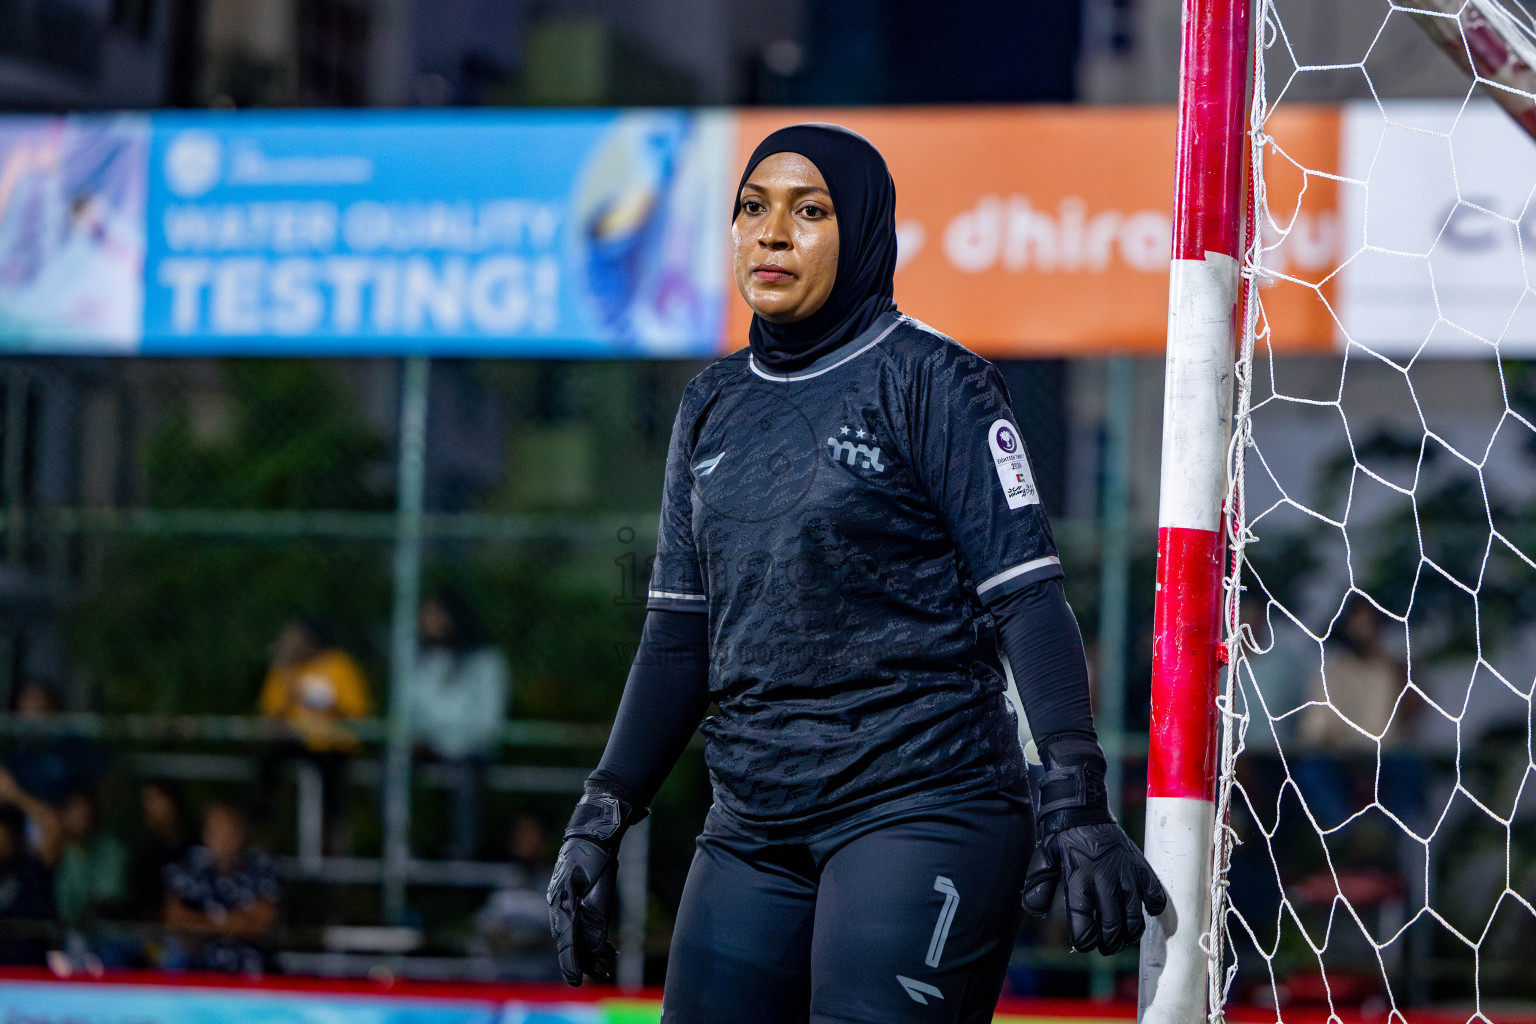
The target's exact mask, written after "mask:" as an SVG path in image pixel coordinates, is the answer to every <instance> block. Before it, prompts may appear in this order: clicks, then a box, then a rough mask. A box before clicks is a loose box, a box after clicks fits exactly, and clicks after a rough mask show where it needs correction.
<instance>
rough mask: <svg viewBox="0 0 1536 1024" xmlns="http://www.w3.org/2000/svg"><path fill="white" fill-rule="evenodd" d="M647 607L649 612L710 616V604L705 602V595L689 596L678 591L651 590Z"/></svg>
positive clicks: (646, 601)
mask: <svg viewBox="0 0 1536 1024" xmlns="http://www.w3.org/2000/svg"><path fill="white" fill-rule="evenodd" d="M645 607H646V609H647V610H649V611H663V612H696V613H698V614H700V615H707V614H709V602H708V601H707V600H705V598H704V595H703V594H688V593H684V592H681V591H676V590H655V589H652V590H650V591H649V592H648V593H647V594H646V600H645Z"/></svg>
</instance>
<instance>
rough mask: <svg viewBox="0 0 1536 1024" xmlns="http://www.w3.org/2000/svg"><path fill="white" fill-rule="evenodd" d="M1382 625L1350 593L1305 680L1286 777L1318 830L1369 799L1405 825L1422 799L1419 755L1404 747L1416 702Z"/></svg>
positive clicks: (1422, 774)
mask: <svg viewBox="0 0 1536 1024" xmlns="http://www.w3.org/2000/svg"><path fill="white" fill-rule="evenodd" d="M1385 622H1386V616H1384V615H1383V614H1382V613H1381V612H1380V611H1378V610H1377V609H1376V607H1375V606H1374V605H1372V604H1371V603H1370V602H1369V601H1366V600H1365V599H1363V598H1360V597H1355V596H1352V597H1350V599H1349V600H1348V601H1347V602H1346V605H1345V608H1344V611H1343V613H1342V614H1341V615H1340V617H1339V621H1338V625H1337V628H1336V629H1335V631H1334V634H1333V636H1332V637H1331V638H1330V640H1329V642H1328V645H1327V646H1326V648H1325V649H1324V672H1323V673H1322V674H1319V675H1317V676H1315V677H1314V678H1313V680H1312V683H1311V691H1310V693H1309V694H1308V697H1309V699H1310V700H1311V701H1314V702H1315V703H1312V704H1309V705H1308V706H1306V707H1305V708H1304V709H1303V711H1302V713H1301V715H1300V721H1299V722H1298V724H1297V727H1296V742H1295V745H1296V747H1297V750H1298V752H1299V753H1300V755H1301V756H1300V757H1299V758H1298V759H1297V760H1296V762H1295V765H1294V768H1293V774H1294V776H1295V779H1296V782H1297V785H1298V786H1299V787H1300V789H1301V793H1302V796H1303V797H1304V798H1305V799H1306V801H1307V806H1308V807H1309V808H1310V809H1311V811H1312V813H1313V815H1314V816H1315V817H1316V818H1317V821H1318V824H1319V825H1321V826H1322V827H1323V828H1334V827H1336V826H1337V825H1339V824H1340V823H1341V822H1343V821H1344V820H1345V819H1346V818H1348V817H1350V816H1351V815H1352V814H1354V813H1355V812H1356V811H1358V810H1360V809H1361V808H1363V807H1365V806H1367V805H1368V804H1370V803H1371V801H1372V800H1376V799H1379V800H1380V802H1381V804H1382V806H1383V807H1385V808H1386V809H1388V810H1389V811H1391V812H1392V813H1394V814H1396V815H1397V816H1398V817H1400V818H1402V819H1403V820H1404V821H1406V822H1408V823H1409V824H1410V825H1412V824H1415V823H1416V822H1417V820H1418V817H1419V814H1418V811H1419V809H1420V808H1422V807H1423V804H1424V785H1425V767H1424V760H1423V758H1422V757H1420V756H1419V755H1418V754H1417V753H1416V752H1415V751H1414V750H1413V749H1412V746H1411V738H1412V737H1411V727H1412V722H1413V720H1414V719H1415V718H1416V717H1417V715H1418V713H1419V712H1420V711H1422V710H1423V703H1422V701H1421V700H1420V698H1419V697H1418V696H1417V695H1416V694H1415V693H1414V692H1413V691H1411V690H1407V689H1406V687H1407V685H1408V667H1407V666H1406V665H1405V664H1404V663H1403V662H1402V661H1401V660H1400V659H1398V658H1396V657H1394V656H1393V655H1392V654H1391V653H1390V652H1389V651H1388V650H1387V648H1386V643H1385V637H1384V634H1383V630H1384V626H1385ZM1399 704H1401V706H1399ZM1389 725H1390V729H1389V728H1388V726H1389ZM1378 736H1379V737H1381V738H1380V740H1379V741H1378V740H1377V738H1376V737H1378ZM1378 742H1379V748H1380V758H1381V762H1380V763H1381V769H1380V776H1379V779H1378V776H1377V770H1376V765H1377V752H1378ZM1357 783H1358V784H1357Z"/></svg>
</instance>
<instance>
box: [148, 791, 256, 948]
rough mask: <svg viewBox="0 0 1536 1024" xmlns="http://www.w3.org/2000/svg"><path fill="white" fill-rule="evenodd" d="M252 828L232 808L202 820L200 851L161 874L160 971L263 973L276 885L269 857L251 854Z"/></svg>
mask: <svg viewBox="0 0 1536 1024" xmlns="http://www.w3.org/2000/svg"><path fill="white" fill-rule="evenodd" d="M249 842H250V822H249V821H248V820H247V819H246V816H245V813H244V812H243V811H241V810H240V809H239V808H238V807H235V806H234V805H233V804H225V803H215V804H211V805H210V806H209V807H208V811H207V814H206V815H205V817H204V819H203V845H201V846H194V847H192V848H191V849H190V850H188V851H187V853H186V856H185V857H183V858H182V859H181V860H180V861H179V862H177V863H175V864H172V865H170V866H169V867H167V868H166V869H165V925H166V928H167V929H168V930H169V931H170V932H171V936H170V941H169V942H168V943H167V946H166V952H165V956H164V959H163V965H164V966H165V967H167V968H170V969H172V970H202V971H222V972H226V973H230V974H261V973H263V972H264V971H265V970H266V966H267V956H266V952H265V949H264V946H265V940H266V939H267V937H268V936H269V935H270V934H271V932H272V928H273V925H275V924H276V923H277V910H278V901H279V899H280V898H281V895H282V886H281V883H280V882H279V879H278V875H277V868H276V866H275V865H274V864H273V863H272V859H271V858H270V857H268V856H267V855H266V854H265V853H263V852H262V851H260V850H256V849H252V848H251V847H250V845H249Z"/></svg>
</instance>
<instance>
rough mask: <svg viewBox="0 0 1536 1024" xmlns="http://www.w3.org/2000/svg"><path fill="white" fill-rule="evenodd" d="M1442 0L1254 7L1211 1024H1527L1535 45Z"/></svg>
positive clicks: (1533, 624)
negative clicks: (1424, 85) (1332, 30)
mask: <svg viewBox="0 0 1536 1024" xmlns="http://www.w3.org/2000/svg"><path fill="white" fill-rule="evenodd" d="M1427 3H1428V0H1425V3H1419V4H1416V5H1414V6H1407V5H1403V4H1388V3H1386V2H1382V3H1378V4H1376V5H1375V6H1374V7H1371V10H1372V11H1376V12H1378V13H1379V17H1378V18H1372V19H1367V20H1369V21H1370V22H1371V25H1370V30H1369V31H1368V32H1363V33H1361V35H1360V36H1359V38H1358V39H1355V40H1352V41H1340V40H1337V39H1335V40H1333V43H1334V44H1335V46H1337V45H1350V46H1354V47H1355V52H1353V53H1352V54H1350V56H1349V58H1348V59H1347V60H1346V61H1342V62H1341V61H1339V60H1337V59H1336V58H1334V57H1332V56H1329V57H1327V58H1326V59H1325V58H1322V57H1319V56H1318V55H1317V54H1314V53H1312V52H1308V50H1307V48H1306V47H1305V46H1303V45H1302V42H1301V41H1302V40H1303V39H1304V38H1305V39H1313V40H1315V39H1317V38H1318V37H1319V33H1318V32H1317V31H1316V26H1315V25H1307V26H1301V25H1299V24H1297V19H1298V18H1300V17H1301V15H1300V14H1298V13H1297V12H1298V11H1301V10H1302V8H1299V7H1297V6H1296V5H1295V4H1293V3H1291V2H1286V0H1258V3H1257V9H1256V15H1257V18H1256V23H1257V37H1258V38H1257V46H1256V54H1257V60H1256V72H1255V76H1254V96H1253V104H1252V125H1253V130H1252V135H1251V160H1252V166H1253V173H1252V189H1251V191H1252V210H1253V217H1254V222H1255V223H1254V225H1253V227H1252V230H1250V232H1249V235H1250V243H1249V249H1248V252H1247V256H1246V259H1245V262H1244V268H1243V273H1244V280H1245V296H1246V299H1245V302H1244V308H1243V310H1242V314H1241V315H1242V316H1243V318H1244V325H1245V329H1244V331H1243V333H1242V338H1243V351H1242V354H1241V356H1240V358H1239V362H1238V367H1237V418H1236V420H1235V428H1234V433H1233V444H1232V449H1231V454H1232V457H1231V460H1230V475H1231V481H1230V492H1229V499H1228V500H1229V509H1230V511H1231V513H1232V515H1231V523H1232V527H1231V532H1230V537H1229V541H1230V544H1231V551H1232V568H1231V572H1230V575H1229V577H1228V581H1227V603H1226V609H1225V614H1226V627H1225V631H1226V635H1227V638H1228V652H1229V663H1228V668H1227V674H1226V678H1225V680H1224V688H1223V698H1222V707H1221V711H1222V719H1223V729H1222V745H1221V754H1222V761H1221V766H1220V787H1219V792H1218V802H1217V817H1216V820H1217V837H1216V839H1217V841H1216V858H1217V859H1216V865H1215V867H1216V872H1215V874H1216V878H1217V883H1216V887H1215V892H1214V896H1215V898H1214V900H1213V920H1212V925H1213V931H1212V935H1213V940H1212V942H1211V945H1210V948H1209V950H1208V953H1209V955H1210V956H1211V958H1212V980H1211V984H1212V990H1211V997H1212V998H1211V1006H1212V1007H1213V1008H1214V1009H1213V1013H1212V1017H1213V1019H1217V1018H1220V1017H1221V1016H1222V1014H1223V1013H1224V1012H1230V1013H1231V1014H1232V1015H1233V1016H1234V1017H1238V1016H1241V1019H1245V1020H1248V1019H1267V1018H1268V1014H1269V1013H1271V1012H1273V1013H1274V1014H1275V1019H1279V1020H1285V1021H1290V1020H1297V1021H1301V1020H1319V1021H1322V1020H1330V1021H1331V1020H1334V1019H1342V1020H1346V1021H1348V1020H1355V1019H1367V1020H1369V1019H1377V1020H1384V1021H1396V1022H1409V1021H1412V1022H1420V1021H1519V1020H1526V1021H1529V1020H1536V1011H1533V1009H1532V1008H1533V1007H1536V967H1532V966H1531V953H1532V951H1533V950H1536V774H1533V773H1536V761H1533V759H1532V738H1531V722H1532V685H1533V676H1536V560H1533V557H1536V362H1532V360H1533V359H1536V288H1533V285H1536V141H1533V140H1532V138H1531V137H1530V136H1529V135H1527V134H1526V132H1525V131H1524V130H1522V128H1521V126H1520V124H1518V123H1517V117H1516V116H1511V114H1512V113H1513V114H1515V115H1517V116H1518V115H1520V114H1521V112H1522V111H1523V112H1524V113H1525V115H1526V119H1527V120H1530V121H1532V123H1536V120H1533V118H1536V113H1533V111H1536V104H1533V97H1532V95H1531V93H1530V92H1528V91H1524V87H1523V86H1524V85H1526V84H1528V81H1529V80H1528V79H1522V78H1521V77H1520V72H1521V64H1522V61H1521V54H1522V52H1532V51H1531V49H1530V47H1531V40H1532V38H1533V35H1532V33H1531V24H1532V23H1531V20H1530V19H1529V18H1528V17H1527V16H1526V14H1525V12H1524V11H1523V10H1522V9H1521V8H1520V7H1518V6H1517V5H1516V4H1515V3H1514V0H1505V2H1504V3H1502V4H1499V3H1495V2H1491V0H1471V2H1468V3H1467V5H1466V6H1465V7H1459V6H1457V5H1456V4H1454V3H1453V4H1449V5H1436V6H1434V7H1430V6H1427ZM1323 6H1328V5H1323ZM1341 6H1349V7H1355V6H1356V5H1355V4H1354V3H1353V2H1352V3H1351V4H1348V5H1341ZM1359 6H1361V7H1363V6H1365V5H1364V3H1361V4H1360V5H1359ZM1308 10H1310V11H1311V16H1312V17H1316V15H1317V5H1313V6H1312V8H1309V9H1308ZM1288 19H1291V20H1290V21H1288ZM1346 20H1348V21H1351V22H1354V21H1358V10H1357V11H1356V17H1354V18H1351V19H1346ZM1426 28H1428V29H1431V30H1433V31H1432V32H1430V33H1428V34H1427V33H1426V31H1425V30H1426ZM1436 33H1438V35H1439V37H1440V38H1441V39H1442V40H1450V41H1451V43H1452V45H1451V47H1450V49H1451V50H1452V55H1453V56H1457V55H1456V54H1455V52H1454V51H1455V47H1456V46H1457V45H1459V46H1461V47H1463V48H1464V50H1463V53H1462V54H1460V56H1461V57H1462V58H1463V59H1462V60H1461V61H1460V62H1461V63H1463V64H1464V66H1466V67H1468V68H1471V69H1473V71H1474V73H1475V75H1476V77H1475V78H1474V75H1473V74H1468V75H1467V76H1466V84H1467V90H1466V93H1465V94H1464V95H1462V96H1459V97H1456V98H1451V99H1446V98H1440V99H1423V98H1412V97H1413V94H1414V91H1415V86H1414V83H1415V81H1416V79H1417V76H1419V75H1420V74H1421V72H1422V70H1423V69H1422V67H1421V66H1420V65H1419V62H1420V61H1440V62H1444V60H1445V55H1444V54H1442V53H1440V52H1438V51H1437V50H1436V48H1435V46H1434V45H1432V44H1431V43H1429V41H1428V40H1429V39H1430V38H1431V35H1434V34H1436ZM1500 46H1502V49H1500ZM1496 56H1502V58H1503V59H1504V60H1505V63H1504V64H1503V65H1502V66H1498V62H1497V60H1494V57H1496ZM1320 83H1335V84H1337V85H1338V88H1337V89H1336V90H1334V91H1333V92H1332V94H1333V95H1350V96H1355V97H1359V98H1356V99H1351V100H1349V101H1348V102H1345V103H1344V104H1343V105H1342V106H1338V105H1330V106H1316V105H1309V104H1308V103H1307V102H1305V100H1306V99H1307V98H1308V97H1313V98H1315V97H1318V96H1323V95H1328V94H1330V93H1329V89H1327V88H1319V85H1320ZM1494 97H1498V99H1499V101H1500V102H1502V103H1503V105H1504V108H1503V109H1501V106H1500V105H1499V103H1496V102H1495V99H1494ZM1223 1008H1225V1009H1223ZM1238 1008H1247V1009H1245V1010H1244V1011H1243V1012H1242V1013H1241V1014H1240V1013H1239V1010H1238ZM1254 1014H1258V1015H1259V1016H1258V1017H1255V1016H1254ZM1335 1015H1337V1016H1335Z"/></svg>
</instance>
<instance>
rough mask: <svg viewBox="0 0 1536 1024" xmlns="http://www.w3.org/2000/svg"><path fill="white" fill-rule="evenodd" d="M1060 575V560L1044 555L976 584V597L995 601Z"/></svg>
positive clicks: (1053, 556)
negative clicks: (1032, 584)
mask: <svg viewBox="0 0 1536 1024" xmlns="http://www.w3.org/2000/svg"><path fill="white" fill-rule="evenodd" d="M1062 575H1064V574H1063V573H1062V571H1061V559H1060V558H1058V557H1056V556H1055V555H1046V556H1045V557H1044V558H1035V559H1031V560H1030V561H1028V562H1024V563H1021V564H1019V565H1016V566H1014V567H1013V568H1011V569H1004V570H1003V571H1002V572H1000V573H998V574H996V575H995V576H988V577H987V578H986V579H984V580H982V581H981V582H980V583H979V584H977V586H976V596H977V597H979V598H981V599H982V600H983V601H987V602H991V601H996V600H997V599H998V598H1000V597H1003V596H1005V595H1007V594H1011V593H1013V592H1014V591H1016V590H1023V589H1024V588H1025V587H1027V586H1029V585H1030V584H1031V583H1039V582H1040V581H1041V580H1050V579H1056V578H1057V577H1059V576H1062Z"/></svg>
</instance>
